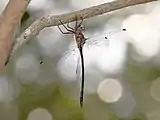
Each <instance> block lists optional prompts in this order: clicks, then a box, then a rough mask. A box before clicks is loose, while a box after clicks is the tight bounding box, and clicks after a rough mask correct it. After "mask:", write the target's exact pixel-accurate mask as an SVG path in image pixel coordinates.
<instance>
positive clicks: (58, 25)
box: [57, 25, 73, 34]
mask: <svg viewBox="0 0 160 120" xmlns="http://www.w3.org/2000/svg"><path fill="white" fill-rule="evenodd" d="M57 27H58V29H59V30H60V31H61V33H63V34H73V33H72V32H63V31H62V29H61V28H60V27H59V25H58V26H57Z"/></svg>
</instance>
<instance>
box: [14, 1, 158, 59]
mask: <svg viewBox="0 0 160 120" xmlns="http://www.w3.org/2000/svg"><path fill="white" fill-rule="evenodd" d="M152 1H157V0H117V1H114V2H110V3H105V4H101V5H98V6H93V7H90V8H87V9H83V10H80V11H75V12H72V13H68V14H62V15H47V16H44V17H42V18H40V19H38V20H36V21H35V22H33V23H32V24H31V25H30V26H29V27H28V28H27V29H26V30H25V31H24V32H23V33H22V34H21V35H20V37H19V38H18V39H17V42H16V44H15V45H14V47H13V50H12V52H11V56H12V55H13V53H14V52H15V51H16V50H17V49H18V48H19V47H21V46H22V45H23V44H24V43H26V42H27V41H28V40H30V39H31V38H32V37H33V36H35V35H37V34H39V32H40V31H41V30H42V29H44V28H45V27H50V26H57V25H60V24H61V23H60V22H59V21H60V20H61V21H62V22H63V23H64V24H65V23H68V22H73V21H75V16H76V17H77V19H78V20H80V18H81V17H82V18H83V19H86V18H90V17H94V16H98V15H102V14H104V13H107V12H111V11H114V10H118V9H121V8H125V7H128V6H133V5H138V4H143V3H147V2H152Z"/></svg>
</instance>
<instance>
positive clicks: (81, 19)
mask: <svg viewBox="0 0 160 120" xmlns="http://www.w3.org/2000/svg"><path fill="white" fill-rule="evenodd" d="M80 19H81V22H80V23H79V25H78V26H81V25H82V23H83V17H80Z"/></svg>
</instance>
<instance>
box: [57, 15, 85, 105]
mask: <svg viewBox="0 0 160 120" xmlns="http://www.w3.org/2000/svg"><path fill="white" fill-rule="evenodd" d="M75 18H76V23H75V26H74V28H73V27H71V26H70V25H69V23H67V26H65V25H64V24H63V23H62V21H60V23H61V25H63V27H64V28H65V29H66V30H67V32H64V31H62V29H61V28H60V27H59V25H58V28H59V30H60V31H61V33H63V34H74V37H75V40H76V44H77V48H78V50H79V53H80V58H81V67H82V70H81V71H82V77H81V78H82V81H81V90H80V106H81V107H83V97H84V58H83V46H84V44H85V41H86V40H87V38H85V37H84V34H83V33H82V31H84V26H83V25H82V23H83V18H82V17H80V19H81V21H80V22H79V23H78V20H77V17H75ZM76 72H78V71H77V70H76Z"/></svg>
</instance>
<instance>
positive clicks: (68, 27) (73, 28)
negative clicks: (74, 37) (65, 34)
mask: <svg viewBox="0 0 160 120" xmlns="http://www.w3.org/2000/svg"><path fill="white" fill-rule="evenodd" d="M67 27H68V28H70V29H71V30H73V31H74V28H72V27H71V26H69V22H68V23H67Z"/></svg>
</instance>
